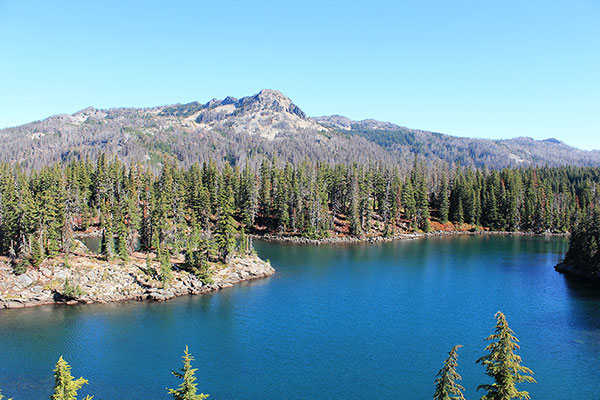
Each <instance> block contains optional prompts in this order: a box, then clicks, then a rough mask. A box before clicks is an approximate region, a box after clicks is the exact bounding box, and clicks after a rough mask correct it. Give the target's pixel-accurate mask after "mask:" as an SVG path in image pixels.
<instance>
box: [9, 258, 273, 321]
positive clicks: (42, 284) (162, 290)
mask: <svg viewBox="0 0 600 400" xmlns="http://www.w3.org/2000/svg"><path fill="white" fill-rule="evenodd" d="M171 261H172V263H173V265H174V268H173V273H172V278H171V279H170V281H169V282H168V283H165V282H163V281H161V280H160V279H159V278H158V275H157V271H158V262H156V261H154V260H152V261H151V262H150V264H151V265H150V270H149V268H148V266H147V260H146V254H145V253H139V252H136V253H133V254H132V255H131V256H130V259H129V261H126V262H124V261H120V260H117V261H106V260H104V259H103V258H102V257H101V256H100V255H98V254H93V253H77V254H71V255H69V257H68V258H67V259H65V258H64V256H62V257H56V258H53V259H48V260H46V261H44V262H43V263H42V265H40V267H39V268H37V269H34V268H30V269H28V270H27V271H26V272H25V273H24V274H21V275H15V274H14V273H13V270H12V267H11V265H10V261H9V259H8V258H6V257H1V258H0V309H1V308H21V307H30V306H37V305H44V304H57V303H58V304H69V305H74V304H86V303H107V302H115V301H124V300H153V301H163V300H168V299H172V298H174V297H177V296H183V295H198V294H204V293H209V292H213V291H217V290H220V289H223V288H226V287H230V286H232V285H234V284H236V283H238V282H242V281H249V280H253V279H258V278H264V277H267V276H270V275H273V274H274V273H275V269H274V268H273V267H272V266H271V265H270V264H269V263H268V262H265V261H263V260H261V259H260V258H258V257H257V256H256V255H248V256H244V257H240V256H234V257H232V258H231V260H229V262H228V263H227V264H219V263H213V264H211V267H210V276H211V282H206V283H205V282H203V281H202V280H201V279H200V278H198V277H197V276H195V275H193V274H190V273H188V272H186V271H184V270H182V269H179V268H177V266H178V265H181V263H182V262H183V260H182V259H177V258H172V260H171Z"/></svg>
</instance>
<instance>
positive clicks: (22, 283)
mask: <svg viewBox="0 0 600 400" xmlns="http://www.w3.org/2000/svg"><path fill="white" fill-rule="evenodd" d="M32 283H33V279H31V277H30V276H29V275H27V274H23V275H19V276H18V277H17V284H18V286H19V287H22V288H23V287H26V286H29V285H31V284H32Z"/></svg>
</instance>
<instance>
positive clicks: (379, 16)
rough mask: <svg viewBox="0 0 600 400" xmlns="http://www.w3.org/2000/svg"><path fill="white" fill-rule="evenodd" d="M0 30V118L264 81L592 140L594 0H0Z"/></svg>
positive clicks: (349, 101) (405, 118)
mask: <svg viewBox="0 0 600 400" xmlns="http://www.w3.org/2000/svg"><path fill="white" fill-rule="evenodd" d="M124 3H127V4H124ZM0 38H1V39H0V57H1V58H0V127H6V126H14V125H18V124H21V123H25V122H29V121H32V120H37V119H41V118H45V117H47V116H50V115H52V114H58V113H73V112H75V111H77V110H79V109H82V108H85V107H87V106H90V105H91V106H95V107H99V108H109V107H117V106H136V107H137V106H154V105H162V104H170V103H178V102H189V101H193V100H198V101H202V102H203V101H208V100H210V99H211V98H213V97H217V98H223V97H225V96H227V95H232V96H236V97H242V96H246V95H250V94H254V93H256V92H258V91H259V90H260V89H262V88H271V89H277V90H280V91H282V92H283V93H284V94H286V95H287V96H289V97H290V98H291V99H292V100H293V101H294V102H295V103H296V104H297V105H299V106H300V107H301V108H302V109H303V110H304V111H305V112H306V113H308V114H309V115H311V116H318V115H328V114H342V115H345V116H348V117H350V118H353V119H363V118H375V119H380V120H385V121H392V122H395V123H397V124H400V125H404V126H408V127H412V128H420V129H427V130H433V131H437V132H443V133H448V134H453V135H457V136H471V137H488V138H508V137H515V136H531V137H534V138H536V139H544V138H548V137H556V138H558V139H561V140H563V141H565V142H567V143H568V144H571V145H574V146H577V147H580V148H584V149H600V2H598V0H587V1H586V0H569V1H552V0H545V1H512V0H505V1H487V0H483V1H481V0H480V1H476V0H473V1H447V0H440V1H410V2H402V1H392V2H383V1H360V2H352V1H343V2H332V1H325V0H321V1H302V2H298V1H296V2H290V1H258V0H257V1H210V2H209V1H186V2H183V1H156V2H155V1H144V2H142V1H140V2H135V3H134V2H125V1H94V2H92V1H60V0H57V1H52V2H50V1H8V0H0Z"/></svg>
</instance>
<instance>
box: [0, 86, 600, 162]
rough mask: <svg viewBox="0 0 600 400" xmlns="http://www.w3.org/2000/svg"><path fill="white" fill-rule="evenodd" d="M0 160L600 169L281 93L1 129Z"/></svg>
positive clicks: (531, 143)
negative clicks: (336, 111)
mask: <svg viewBox="0 0 600 400" xmlns="http://www.w3.org/2000/svg"><path fill="white" fill-rule="evenodd" d="M0 148H1V149H2V150H3V151H2V152H0V161H6V162H13V163H17V164H19V165H20V166H21V167H23V168H24V169H26V170H29V169H37V168H40V167H43V166H47V165H51V164H53V163H56V162H64V161H71V160H80V159H84V158H96V157H98V155H99V154H100V153H106V154H114V155H117V156H118V157H119V158H120V159H121V160H122V161H124V162H125V163H127V164H133V163H138V162H141V163H143V164H144V165H146V166H150V167H151V168H153V170H154V171H155V172H158V171H159V170H160V168H161V166H160V163H161V160H162V157H163V156H165V155H168V156H172V157H175V158H176V159H177V160H179V162H180V163H181V164H182V165H183V166H186V167H189V166H191V165H192V164H194V163H195V162H200V163H202V162H205V161H209V160H215V161H216V162H217V164H219V165H222V164H223V163H229V164H231V165H234V166H235V165H239V166H244V165H245V164H246V163H249V164H250V165H252V166H258V165H260V164H261V163H262V161H263V160H270V159H272V158H274V157H276V158H278V159H280V160H282V161H285V162H288V161H289V162H291V163H293V164H295V165H298V164H299V163H301V162H303V161H305V160H312V161H321V162H328V163H352V162H357V163H361V164H366V163H369V162H383V163H388V164H395V165H399V166H400V167H402V168H404V169H405V170H408V169H410V168H411V164H412V159H413V157H414V155H419V156H421V157H423V158H424V159H425V160H426V162H427V163H428V164H429V165H430V166H436V167H440V166H442V165H445V164H460V165H464V166H474V167H488V168H494V169H500V168H504V167H523V166H525V167H526V166H532V165H539V166H544V165H548V166H560V165H573V166H600V152H598V151H582V150H578V149H575V148H572V147H569V146H567V145H566V144H564V143H561V142H559V141H557V140H555V139H548V140H545V141H536V140H533V139H530V138H517V139H511V140H484V139H469V138H459V137H453V136H449V135H443V134H441V133H433V132H427V131H421V130H415V129H408V128H404V127H400V126H397V125H395V124H391V123H388V122H380V121H374V120H364V121H352V120H349V119H347V118H344V117H340V116H331V117H319V118H310V117H308V116H307V115H306V114H305V113H304V112H303V111H302V110H301V109H300V107H298V106H297V105H295V104H294V103H293V102H292V101H291V100H290V99H289V98H287V97H286V96H284V95H283V94H281V93H280V92H277V91H274V90H263V91H261V92H260V93H258V94H256V95H253V96H248V97H244V98H241V99H236V98H233V97H227V98H225V99H223V100H217V99H213V100H211V101H209V102H207V103H199V102H192V103H188V104H174V105H169V106H160V107H153V108H114V109H108V110H98V109H95V108H91V107H90V108H86V109H84V110H81V111H79V112H76V113H75V114H73V115H57V116H53V117H50V118H47V119H44V120H42V121H37V122H32V123H29V124H26V125H22V126H19V127H14V128H7V129H2V130H0Z"/></svg>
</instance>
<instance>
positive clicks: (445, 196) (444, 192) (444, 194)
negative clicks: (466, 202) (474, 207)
mask: <svg viewBox="0 0 600 400" xmlns="http://www.w3.org/2000/svg"><path fill="white" fill-rule="evenodd" d="M438 203H439V207H440V208H439V217H440V222H441V223H442V224H445V223H446V222H448V216H449V213H450V194H449V191H448V181H447V180H446V177H445V176H444V177H443V178H442V187H441V189H440V194H439V198H438Z"/></svg>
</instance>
